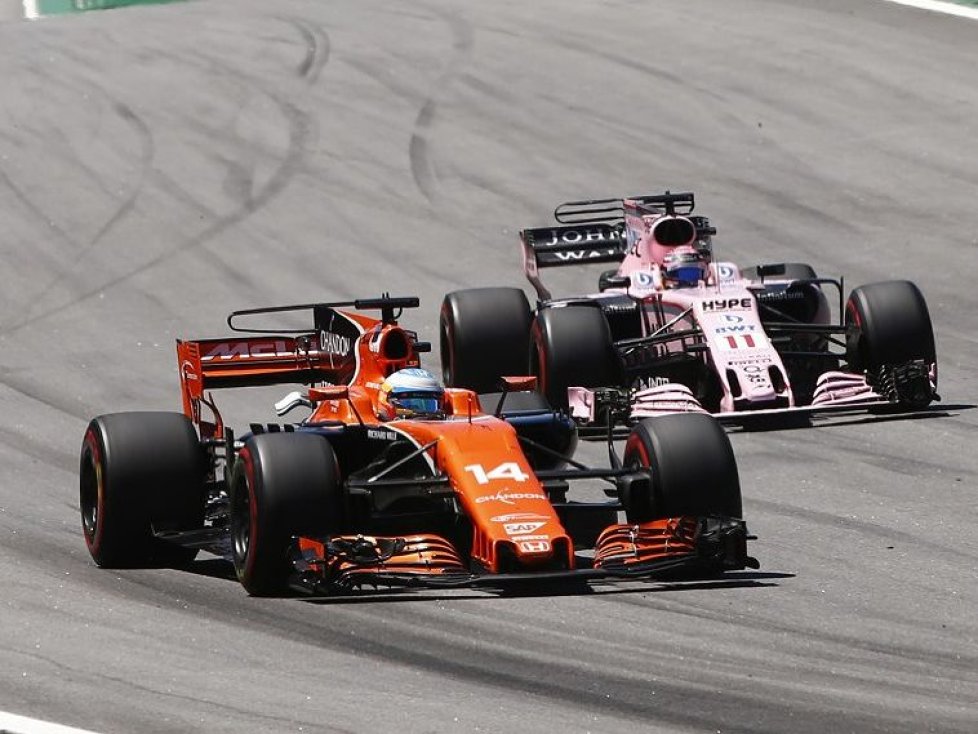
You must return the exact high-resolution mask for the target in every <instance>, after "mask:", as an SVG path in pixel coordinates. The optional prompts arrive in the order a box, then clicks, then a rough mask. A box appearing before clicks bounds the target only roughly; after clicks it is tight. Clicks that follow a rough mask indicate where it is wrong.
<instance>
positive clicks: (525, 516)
mask: <svg viewBox="0 0 978 734" xmlns="http://www.w3.org/2000/svg"><path fill="white" fill-rule="evenodd" d="M489 519H490V520H492V521H493V522H516V521H517V520H519V521H522V522H527V521H530V520H542V521H543V522H547V518H546V517H541V516H540V515H535V514H533V513H532V512H514V513H512V514H510V515H496V516H495V517H491V518H489Z"/></svg>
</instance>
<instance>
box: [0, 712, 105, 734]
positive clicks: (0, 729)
mask: <svg viewBox="0 0 978 734" xmlns="http://www.w3.org/2000/svg"><path fill="white" fill-rule="evenodd" d="M0 734H95V733H94V732H90V731H86V730H84V729H74V728H72V727H70V726H62V725H61V724H52V723H51V722H49V721H40V720H38V719H29V718H28V717H26V716H17V715H16V714H8V713H7V712H6V711H0Z"/></svg>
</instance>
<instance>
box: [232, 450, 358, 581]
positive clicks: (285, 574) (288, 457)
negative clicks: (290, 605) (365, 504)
mask: <svg viewBox="0 0 978 734" xmlns="http://www.w3.org/2000/svg"><path fill="white" fill-rule="evenodd" d="M230 503H231V544H232V557H233V560H234V570H235V573H236V574H237V577H238V581H240V582H241V585H242V586H244V588H245V589H246V590H247V591H248V593H249V594H251V595H252V596H280V595H283V594H285V593H286V592H287V591H288V584H289V578H290V576H291V573H292V559H291V558H290V557H289V549H290V546H291V543H292V538H293V536H297V535H315V536H325V535H335V534H337V533H339V532H340V531H341V530H342V527H343V496H342V493H341V484H340V475H339V465H338V463H337V461H336V454H335V453H334V452H333V447H332V446H330V444H329V442H328V441H326V439H324V438H323V437H321V436H317V435H315V434H310V433H271V434H263V435H260V436H255V437H254V438H252V439H250V440H249V441H248V442H247V443H246V444H245V446H244V448H243V449H241V452H240V453H239V454H238V459H237V461H236V462H235V466H234V471H233V472H232V476H231V492H230Z"/></svg>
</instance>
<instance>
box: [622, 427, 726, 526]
mask: <svg viewBox="0 0 978 734" xmlns="http://www.w3.org/2000/svg"><path fill="white" fill-rule="evenodd" d="M624 465H625V466H626V467H632V468H649V469H651V474H652V482H651V484H647V485H640V486H641V487H644V490H639V491H636V492H634V494H632V495H631V496H627V497H622V498H621V500H622V505H623V506H624V509H625V516H626V517H627V518H628V522H630V523H640V522H646V521H649V520H656V519H660V518H665V517H679V516H681V515H695V516H706V515H721V516H724V517H733V518H740V517H741V516H742V515H743V508H742V501H741V495H740V478H739V476H738V474H737V461H736V459H735V458H734V453H733V448H732V447H731V445H730V439H729V438H728V437H727V434H726V433H725V432H724V430H723V428H721V427H720V424H719V423H718V422H717V421H716V419H714V418H713V417H712V416H709V415H705V414H701V413H682V414H677V415H667V416H662V417H658V418H647V419H645V420H643V421H642V422H641V423H639V424H638V425H636V426H635V427H634V428H633V429H632V431H631V434H630V435H629V437H628V441H627V442H626V444H625V454H624Z"/></svg>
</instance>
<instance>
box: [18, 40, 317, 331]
mask: <svg viewBox="0 0 978 734" xmlns="http://www.w3.org/2000/svg"><path fill="white" fill-rule="evenodd" d="M201 56H202V57H204V56H205V55H204V54H201ZM209 61H211V63H212V64H214V65H215V66H218V67H221V68H223V69H225V70H230V67H229V66H227V65H225V64H223V63H220V62H218V61H217V60H216V59H209ZM240 76H242V77H244V75H240ZM264 94H265V95H266V96H268V97H269V98H270V99H271V100H272V101H273V103H274V104H276V105H277V106H278V108H279V109H280V110H281V111H282V113H283V116H284V117H285V119H286V120H287V122H288V125H289V131H288V136H289V143H288V146H287V150H286V153H285V156H284V157H283V159H282V161H281V163H280V165H279V166H278V168H277V169H276V170H275V172H274V173H273V174H272V176H271V177H270V178H269V180H268V181H267V182H266V183H265V185H264V186H263V187H262V188H261V190H260V191H259V192H258V193H257V194H254V195H253V196H252V197H250V198H249V200H248V201H246V202H245V204H244V205H243V206H241V207H239V208H238V209H237V210H235V211H233V212H231V213H230V214H227V215H224V216H222V217H220V218H219V219H217V220H216V221H215V222H213V223H212V224H211V225H210V226H208V227H207V228H206V229H205V230H203V231H202V232H200V233H198V234H197V235H195V236H193V237H191V238H190V239H188V240H185V241H184V242H183V243H181V244H180V245H178V246H177V247H174V248H172V249H170V250H168V251H166V252H163V253H161V254H159V255H157V256H155V257H153V258H151V259H150V260H149V261H147V262H144V263H141V264H140V265H137V266H136V267H134V268H131V269H129V270H127V271H126V272H125V273H123V274H121V275H119V276H117V277H115V278H112V279H110V280H108V281H105V282H103V283H101V284H99V285H98V286H97V287H95V288H90V289H88V290H87V291H86V292H84V293H82V294H81V295H79V296H77V297H75V298H74V299H72V300H71V301H69V302H68V303H65V304H63V305H61V306H57V307H54V308H50V309H47V310H45V311H44V312H42V313H39V314H36V315H34V316H31V317H30V318H28V319H25V320H23V321H21V322H19V323H17V324H16V325H15V326H13V327H9V328H7V329H6V330H5V331H2V332H0V333H4V334H8V335H9V334H13V333H15V332H18V331H20V330H22V329H24V328H26V327H28V326H31V325H32V324H35V323H37V322H38V321H41V320H43V319H46V318H48V317H50V316H55V315H57V314H59V313H62V312H64V311H66V310H68V309H71V308H74V307H75V306H77V305H79V304H81V303H84V302H86V301H88V300H91V299H92V298H95V297H97V296H99V295H100V294H102V293H104V291H106V290H109V289H112V288H115V287H117V286H119V285H122V284H124V283H127V282H129V281H131V280H132V279H133V278H135V277H137V276H139V275H142V274H144V273H146V272H148V271H150V270H152V269H153V268H155V267H157V266H158V265H160V264H162V263H165V262H168V261H170V260H172V259H173V258H174V257H177V256H179V255H181V254H183V253H185V252H187V251H189V250H193V249H196V248H199V247H201V246H202V245H204V244H206V243H207V242H209V241H210V240H212V239H214V238H215V237H217V236H218V235H219V234H221V233H223V232H224V231H226V230H228V229H230V228H232V227H234V226H235V225H237V224H240V223H241V222H242V221H244V220H245V219H247V218H248V217H249V216H250V215H251V214H252V213H254V211H256V210H257V209H258V208H260V207H263V206H265V205H266V204H268V203H269V202H270V201H272V200H273V199H274V198H276V197H277V196H278V195H279V194H281V193H282V191H284V190H285V188H286V187H287V186H288V184H289V183H290V182H291V180H292V178H293V176H294V175H295V173H296V172H297V171H298V170H299V169H300V168H301V166H302V159H303V157H304V154H305V151H306V149H307V147H308V144H309V142H310V140H311V139H312V138H313V131H314V129H315V124H314V121H313V120H312V118H311V116H310V115H309V114H308V113H306V112H305V111H304V110H302V109H301V108H300V107H299V106H297V105H296V104H293V103H292V102H290V101H288V100H286V99H284V98H283V97H281V96H280V95H278V94H277V93H275V92H271V91H267V90H265V91H264ZM229 267H230V266H229Z"/></svg>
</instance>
